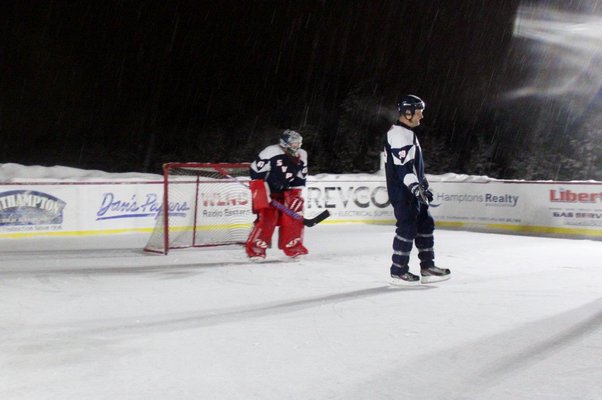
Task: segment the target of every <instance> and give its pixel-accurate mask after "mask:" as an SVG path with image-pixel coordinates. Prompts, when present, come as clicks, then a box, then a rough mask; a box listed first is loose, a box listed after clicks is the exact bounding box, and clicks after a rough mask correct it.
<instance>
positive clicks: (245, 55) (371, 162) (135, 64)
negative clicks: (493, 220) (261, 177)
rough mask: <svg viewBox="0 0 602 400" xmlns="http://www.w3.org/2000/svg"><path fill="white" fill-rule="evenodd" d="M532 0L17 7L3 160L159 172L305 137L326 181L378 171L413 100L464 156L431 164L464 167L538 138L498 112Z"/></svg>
mask: <svg viewBox="0 0 602 400" xmlns="http://www.w3.org/2000/svg"><path fill="white" fill-rule="evenodd" d="M493 3H495V5H493ZM532 3H533V2H532ZM519 5H520V1H507V0H500V1H495V2H493V1H485V0H483V1H460V0H442V1H424V0H423V1H407V0H404V1H388V0H385V1H305V0H298V1H284V0H282V1H211V2H209V1H163V2H160V1H37V2H36V1H15V2H11V3H4V2H3V5H2V6H1V7H2V10H1V11H2V12H1V16H0V29H1V34H2V38H1V39H0V73H1V76H0V91H1V93H0V132H1V135H2V136H1V141H0V162H15V163H21V164H26V165H30V164H35V165H68V166H73V167H78V168H95V169H102V170H106V171H115V172H120V171H121V172H126V171H139V172H157V171H158V170H159V167H160V165H161V163H162V162H166V161H204V162H207V161H222V162H223V161H232V162H236V161H250V160H251V159H252V157H253V156H254V155H255V153H256V152H257V151H258V150H260V148H261V147H262V146H264V145H266V144H268V143H271V142H274V141H275V138H276V137H277V133H278V132H279V131H281V130H282V129H285V128H293V129H297V130H300V131H301V132H302V133H303V134H304V137H305V145H304V147H305V148H306V149H308V150H309V151H310V160H311V157H312V155H314V158H313V159H314V164H313V166H314V167H315V170H314V171H313V172H320V171H327V172H328V169H329V167H331V168H332V169H333V171H330V172H354V171H356V172H358V171H366V172H369V170H373V169H374V167H375V166H377V165H378V161H377V159H378V156H377V150H378V149H380V147H381V146H380V143H381V140H382V136H383V135H384V133H385V132H386V129H387V126H388V125H390V123H391V122H392V121H394V120H395V118H396V113H395V108H394V107H395V102H396V99H397V97H398V96H400V95H401V94H404V93H413V94H417V95H419V96H420V97H422V98H423V99H424V100H425V101H426V103H427V110H426V112H425V116H426V117H425V120H424V127H422V128H421V129H422V131H423V134H424V135H427V136H428V135H431V138H432V141H433V143H434V142H435V141H437V142H440V143H442V144H443V145H446V146H449V149H450V151H449V152H450V153H453V154H455V155H456V156H454V157H452V158H448V159H446V160H447V161H446V163H443V162H442V161H441V162H439V163H437V162H435V161H432V160H431V165H432V166H433V167H434V168H437V166H439V167H440V168H451V169H455V170H456V172H463V171H462V169H463V168H465V167H466V165H467V163H468V161H467V160H470V159H471V152H473V151H480V150H475V149H474V147H473V145H474V144H475V143H477V139H478V138H479V137H480V136H482V137H483V138H485V137H486V138H487V140H489V141H491V140H495V138H496V136H495V135H498V136H499V135H500V132H501V133H504V132H517V131H520V130H521V129H523V130H524V129H528V126H525V127H523V126H522V125H521V123H520V121H517V122H512V123H508V122H506V123H505V124H500V123H499V121H497V120H496V117H495V116H496V115H498V117H497V118H498V119H499V118H502V119H503V117H499V112H498V111H496V110H498V108H499V104H500V96H501V95H502V94H503V93H505V92H506V91H508V90H510V89H512V88H513V87H515V86H516V85H518V84H520V82H521V80H524V79H525V73H526V72H525V69H524V68H523V66H522V62H521V58H520V57H522V56H519V55H516V54H514V55H513V53H512V48H513V47H512V31H513V26H514V20H515V17H516V14H517V10H518V8H519ZM510 61H512V62H510ZM496 113H497V114H496ZM494 131H495V132H497V133H496V134H495V135H494V136H491V135H492V133H491V132H494ZM484 132H485V133H484ZM509 134H511V133H509ZM425 142H426V143H427V144H428V142H429V141H428V139H425ZM358 150H359V151H360V153H358V152H357V151H358ZM494 150H495V149H494ZM498 150H499V149H498ZM498 150H495V151H498ZM490 151H493V150H491V149H490ZM499 151H502V150H499ZM500 154H501V153H500ZM472 157H473V159H474V156H472ZM440 160H443V158H440ZM310 172H311V170H310ZM435 172H436V171H435Z"/></svg>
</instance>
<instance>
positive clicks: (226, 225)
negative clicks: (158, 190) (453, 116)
mask: <svg viewBox="0 0 602 400" xmlns="http://www.w3.org/2000/svg"><path fill="white" fill-rule="evenodd" d="M248 168H249V167H248V164H196V163H169V164H165V166H164V188H166V197H165V198H164V202H163V207H162V211H161V215H159V218H158V220H157V225H156V227H155V229H154V231H153V233H152V235H151V237H150V239H149V241H148V243H147V245H146V247H145V250H147V251H153V252H160V253H165V254H167V252H168V251H169V250H170V249H177V248H184V247H203V246H218V245H229V244H241V243H244V242H245V241H246V239H247V236H248V234H249V231H250V229H251V226H252V223H253V220H254V215H253V214H252V212H251V192H250V190H249V188H248V181H249V178H248ZM165 200H166V201H165ZM165 204H167V205H168V207H169V212H168V213H167V215H166V214H165V209H166V207H165Z"/></svg>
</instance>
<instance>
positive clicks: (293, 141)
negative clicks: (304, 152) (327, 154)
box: [280, 129, 303, 155]
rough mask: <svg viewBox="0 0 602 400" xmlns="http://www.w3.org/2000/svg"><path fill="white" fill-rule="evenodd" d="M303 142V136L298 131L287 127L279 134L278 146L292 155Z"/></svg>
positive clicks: (295, 153)
mask: <svg viewBox="0 0 602 400" xmlns="http://www.w3.org/2000/svg"><path fill="white" fill-rule="evenodd" d="M302 144H303V137H302V136H301V134H300V133H299V132H296V131H294V130H292V129H287V130H285V131H284V132H282V133H281V134H280V146H281V147H282V148H284V149H286V150H287V151H288V152H289V153H291V154H292V155H297V151H298V150H299V149H300V148H301V145H302Z"/></svg>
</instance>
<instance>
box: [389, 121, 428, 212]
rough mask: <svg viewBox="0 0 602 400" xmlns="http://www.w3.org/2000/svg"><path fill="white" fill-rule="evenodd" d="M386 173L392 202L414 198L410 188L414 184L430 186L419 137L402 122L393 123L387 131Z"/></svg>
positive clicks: (404, 201)
mask: <svg viewBox="0 0 602 400" xmlns="http://www.w3.org/2000/svg"><path fill="white" fill-rule="evenodd" d="M385 174H386V177H387V190H388V193H389V200H390V201H391V203H401V202H403V203H406V204H409V200H410V199H412V198H414V196H413V195H412V193H411V192H410V190H409V187H410V186H412V185H413V184H416V183H419V184H422V185H424V186H425V187H428V182H427V180H426V178H425V176H424V161H423V159H422V149H421V148H420V143H418V138H417V137H416V134H415V133H414V132H413V131H412V130H410V129H409V128H407V127H405V126H403V125H401V124H395V125H393V126H392V127H391V129H389V132H387V138H386V141H385Z"/></svg>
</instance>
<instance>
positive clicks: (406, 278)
mask: <svg viewBox="0 0 602 400" xmlns="http://www.w3.org/2000/svg"><path fill="white" fill-rule="evenodd" d="M391 285H395V286H416V285H420V277H419V276H418V275H414V274H413V273H411V272H409V271H408V272H405V273H403V274H401V273H399V274H398V273H393V272H392V273H391Z"/></svg>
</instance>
